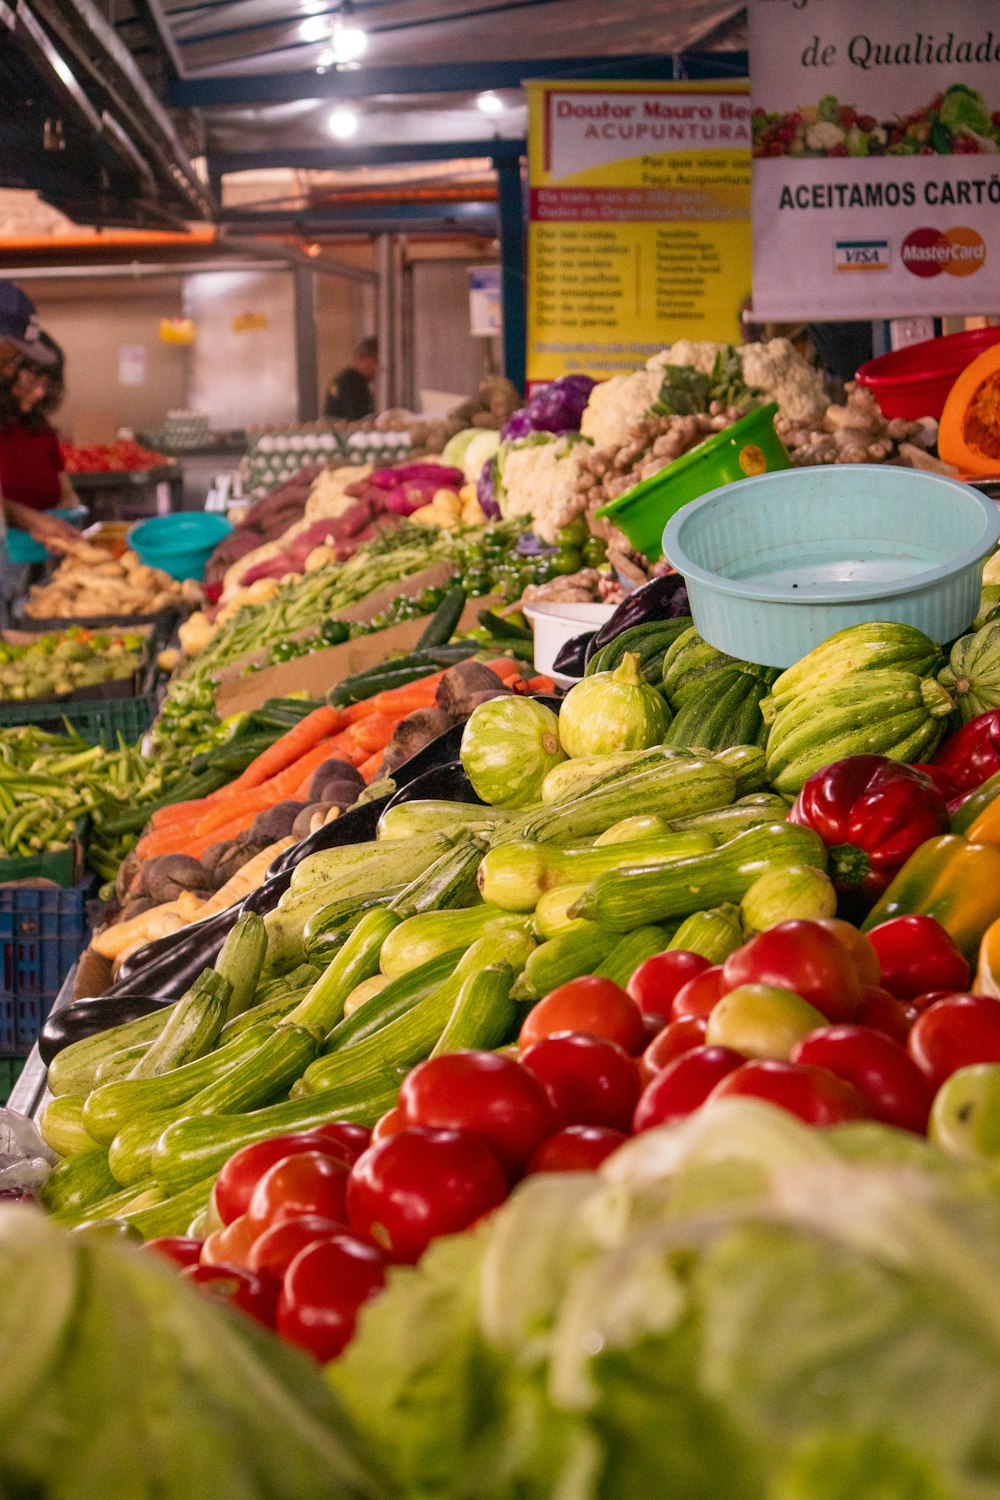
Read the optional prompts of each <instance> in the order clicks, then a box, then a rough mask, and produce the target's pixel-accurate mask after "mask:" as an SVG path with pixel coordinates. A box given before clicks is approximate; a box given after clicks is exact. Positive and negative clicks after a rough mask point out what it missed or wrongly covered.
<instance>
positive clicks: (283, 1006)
mask: <svg viewBox="0 0 1000 1500" xmlns="http://www.w3.org/2000/svg"><path fill="white" fill-rule="evenodd" d="M303 967H304V966H303ZM309 968H310V969H311V970H312V980H311V982H310V983H309V984H307V985H303V986H302V987H301V988H300V989H294V990H284V991H281V992H279V993H277V994H275V995H273V996H272V998H271V999H270V1000H262V1001H261V1003H260V1004H259V1005H252V1006H251V1007H250V1009H249V1010H245V1011H244V1012H243V1014H242V1015H241V1016H237V1017H236V1019H235V1020H234V1021H229V1022H228V1023H227V1024H226V1025H225V1026H223V1028H222V1030H221V1032H220V1033H219V1041H218V1045H219V1046H220V1047H225V1046H227V1045H228V1044H229V1043H230V1042H234V1041H235V1040H236V1038H237V1037H238V1036H242V1035H243V1033H244V1032H245V1031H251V1030H253V1028H254V1027H255V1026H261V1025H263V1024H264V1023H265V1022H266V1023H267V1024H268V1025H270V1026H277V1024H278V1022H279V1021H283V1020H284V1019H285V1017H286V1016H287V1015H290V1014H291V1012H292V1011H293V1010H294V1009H295V1007H296V1006H297V1005H298V1004H299V1001H300V1000H304V999H305V997H306V995H308V993H309V991H310V990H311V989H312V987H313V985H314V984H315V983H316V981H317V979H318V978H319V976H320V974H321V973H323V972H324V971H323V970H321V969H314V968H313V967H312V965H311V964H310V965H309Z"/></svg>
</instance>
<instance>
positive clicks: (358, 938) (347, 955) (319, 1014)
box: [285, 907, 399, 1036]
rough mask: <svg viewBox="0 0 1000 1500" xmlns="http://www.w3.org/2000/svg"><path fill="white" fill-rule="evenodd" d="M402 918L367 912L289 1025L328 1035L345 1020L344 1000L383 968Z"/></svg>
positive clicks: (292, 1013) (378, 910)
mask: <svg viewBox="0 0 1000 1500" xmlns="http://www.w3.org/2000/svg"><path fill="white" fill-rule="evenodd" d="M398 926H399V918H398V917H397V916H396V915H395V914H394V913H393V912H391V911H385V910H383V909H382V908H379V907H375V908H374V909H373V910H372V911H369V912H365V914H364V916H363V917H362V918H361V921H360V922H359V923H358V925H357V927H356V928H355V929H354V931H353V932H352V933H351V935H350V937H349V938H348V939H347V942H346V943H345V944H344V946H343V948H342V949H341V950H340V952H339V953H338V954H337V956H336V958H335V959H334V960H333V961H332V963H331V964H330V967H329V968H328V969H327V971H326V973H325V974H322V975H321V976H320V978H319V979H317V981H316V983H315V984H314V985H313V987H312V989H311V990H310V991H309V993H308V994H307V995H306V996H305V997H304V998H303V999H302V1000H300V1002H299V1004H298V1005H297V1006H296V1007H295V1009H294V1010H292V1011H290V1012H289V1013H288V1015H287V1016H286V1017H285V1024H286V1025H290V1026H306V1027H308V1028H309V1029H310V1030H311V1031H315V1032H316V1033H318V1034H320V1035H322V1036H326V1035H327V1034H328V1033H329V1032H331V1031H332V1030H333V1028H334V1026H336V1024H337V1022H338V1021H339V1020H341V1019H342V1017H343V1014H344V1001H345V1000H346V999H347V997H348V995H349V994H350V993H351V991H352V990H353V989H354V987H355V985H358V984H360V983H361V981H362V980H363V979H371V977H372V976H373V975H374V974H377V973H378V969H379V954H380V953H381V951H382V947H383V945H384V943H385V941H386V939H387V938H388V936H389V935H390V933H392V931H393V929H394V928H396V927H398Z"/></svg>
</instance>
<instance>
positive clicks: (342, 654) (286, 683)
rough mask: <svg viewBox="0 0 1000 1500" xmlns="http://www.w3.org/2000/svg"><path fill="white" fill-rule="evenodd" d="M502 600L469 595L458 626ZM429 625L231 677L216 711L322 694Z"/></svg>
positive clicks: (419, 623)
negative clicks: (472, 597) (476, 597)
mask: <svg viewBox="0 0 1000 1500" xmlns="http://www.w3.org/2000/svg"><path fill="white" fill-rule="evenodd" d="M502 602H503V601H502V600H501V599H500V598H499V597H496V596H493V595H490V596H488V597H486V598H483V599H471V600H470V601H469V603H468V604H467V605H466V606H465V609H464V610H463V612H462V618H461V619H460V621H459V623H458V629H459V630H473V629H475V626H476V625H477V623H478V616H479V612H480V610H483V609H493V608H494V607H495V606H496V605H498V604H501V603H502ZM426 625H427V617H426V616H425V617H424V618H423V619H420V620H406V621H404V623H403V624H402V625H391V626H390V627H389V629H388V630H379V631H377V632H376V633H375V634H374V635H363V636H359V637H358V639H357V640H356V641H346V642H345V643H344V645H342V646H327V647H326V649H325V650H323V651H313V652H312V653H311V654H310V655H309V656H297V657H295V659H294V660H293V661H286V662H281V663H280V664H279V665H278V666H275V667H264V669H263V670H262V671H260V672H251V673H249V674H248V675H247V676H240V677H228V678H227V679H226V680H225V681H224V682H220V683H219V686H218V688H217V689H216V694H215V708H216V712H217V713H218V714H219V716H220V717H221V718H223V719H224V718H227V717H228V715H229V714H236V713H248V712H250V710H251V709H254V708H260V707H261V705H262V704H264V703H266V702H267V700H268V698H284V697H287V696H288V694H289V693H308V694H309V695H310V697H313V698H324V697H325V696H326V694H327V693H328V692H329V691H330V689H331V688H332V687H334V686H335V685H336V684H337V683H338V682H340V681H342V679H343V678H345V677H350V676H352V675H353V674H354V673H355V672H364V671H366V670H367V669H368V668H369V667H375V666H378V665H379V663H380V662H384V661H385V660H386V658H387V657H388V656H391V655H393V654H395V653H396V652H405V651H412V650H413V648H414V647H415V646H416V644H417V641H418V640H419V639H420V637H421V635H422V634H423V631H424V629H425V628H426ZM244 666H245V663H244Z"/></svg>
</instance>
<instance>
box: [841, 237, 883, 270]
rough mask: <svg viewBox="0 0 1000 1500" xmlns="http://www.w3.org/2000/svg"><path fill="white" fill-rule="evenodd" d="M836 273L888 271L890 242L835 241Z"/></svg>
mask: <svg viewBox="0 0 1000 1500" xmlns="http://www.w3.org/2000/svg"><path fill="white" fill-rule="evenodd" d="M833 268H834V270H835V271H888V269H889V241H888V240H834V242H833Z"/></svg>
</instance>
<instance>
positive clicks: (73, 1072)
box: [47, 1006, 172, 1094]
mask: <svg viewBox="0 0 1000 1500" xmlns="http://www.w3.org/2000/svg"><path fill="white" fill-rule="evenodd" d="M171 1009H172V1007H171V1006H164V1007H163V1009H162V1010H154V1011H151V1012H150V1014H149V1015H148V1016H137V1017H136V1019H135V1020H134V1021H123V1022H122V1024H121V1025H120V1026H110V1027H109V1028H108V1030H107V1031H99V1032H98V1033H97V1034H96V1035H95V1036H85V1037H81V1039H80V1040H79V1041H78V1042H70V1044H69V1046H68V1047H64V1048H63V1049H62V1051H61V1052H57V1053H56V1055H55V1057H54V1058H53V1059H52V1061H51V1062H50V1063H49V1072H48V1080H47V1082H48V1086H49V1092H50V1093H52V1094H85V1093H86V1092H87V1091H88V1089H90V1088H92V1087H93V1083H94V1078H95V1077H96V1075H97V1070H98V1068H99V1067H100V1066H101V1064H102V1063H103V1062H104V1060H105V1058H108V1057H112V1056H114V1054H115V1053H116V1052H120V1051H121V1050H122V1048H123V1047H131V1046H133V1045H137V1044H138V1043H140V1042H141V1043H144V1044H145V1045H147V1046H148V1045H149V1044H150V1043H152V1042H153V1041H154V1040H155V1038H156V1037H158V1036H159V1034H160V1032H161V1031H162V1030H163V1028H164V1026H165V1025H166V1024H167V1017H168V1016H169V1015H170V1011H171Z"/></svg>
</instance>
